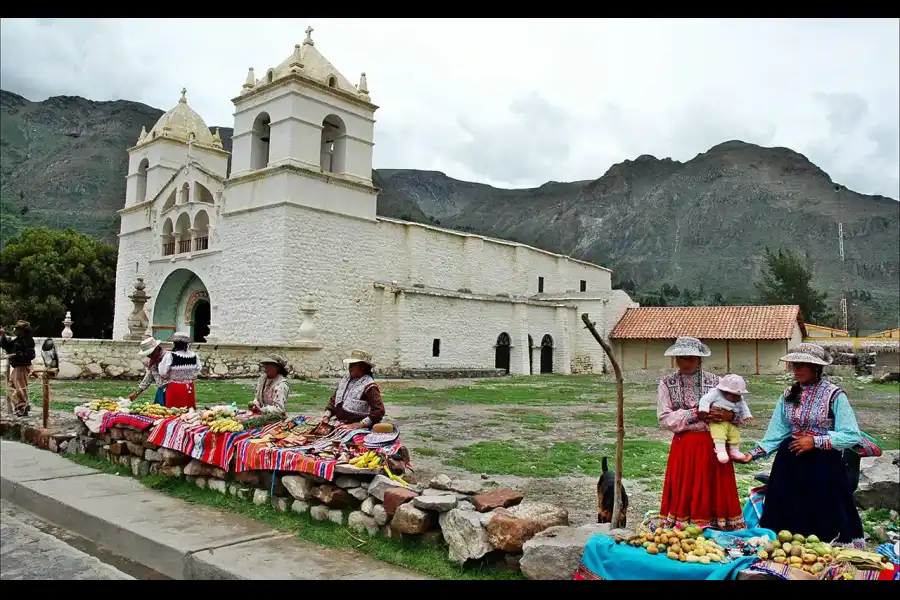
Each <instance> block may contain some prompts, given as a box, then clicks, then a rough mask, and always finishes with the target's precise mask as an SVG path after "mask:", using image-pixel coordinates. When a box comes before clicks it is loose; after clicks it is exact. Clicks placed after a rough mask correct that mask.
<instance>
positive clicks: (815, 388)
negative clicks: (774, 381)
mask: <svg viewBox="0 0 900 600" xmlns="http://www.w3.org/2000/svg"><path fill="white" fill-rule="evenodd" d="M790 391H791V388H787V389H786V390H784V397H785V398H786V397H787V395H788V394H789V393H790ZM843 391H844V390H843V389H841V387H840V386H839V385H835V384H833V383H831V382H830V381H827V380H825V379H822V380H820V381H819V382H818V383H817V384H815V385H811V386H809V387H804V388H803V391H802V392H801V393H800V401H799V402H787V401H785V403H784V410H785V416H787V420H788V422H789V423H790V424H791V429H792V430H793V432H794V433H796V432H798V431H808V432H810V433H812V434H813V435H825V434H826V433H828V432H829V431H831V430H832V429H833V428H834V412H833V411H832V404H834V400H835V398H837V397H838V395H839V394H841V393H842V392H843Z"/></svg>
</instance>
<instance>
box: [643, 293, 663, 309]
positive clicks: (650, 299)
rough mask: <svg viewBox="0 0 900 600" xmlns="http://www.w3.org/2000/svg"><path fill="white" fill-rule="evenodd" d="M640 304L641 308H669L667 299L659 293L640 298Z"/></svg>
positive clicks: (644, 295)
mask: <svg viewBox="0 0 900 600" xmlns="http://www.w3.org/2000/svg"><path fill="white" fill-rule="evenodd" d="M638 304H640V305H641V306H667V303H666V298H665V296H663V295H662V294H659V293H657V292H649V293H647V294H643V295H642V296H640V297H639V298H638Z"/></svg>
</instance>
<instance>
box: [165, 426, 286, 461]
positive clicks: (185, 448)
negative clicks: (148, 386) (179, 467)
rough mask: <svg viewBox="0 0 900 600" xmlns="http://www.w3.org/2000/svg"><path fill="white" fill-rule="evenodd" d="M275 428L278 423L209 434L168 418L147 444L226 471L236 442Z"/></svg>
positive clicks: (206, 427) (205, 428) (197, 427)
mask: <svg viewBox="0 0 900 600" xmlns="http://www.w3.org/2000/svg"><path fill="white" fill-rule="evenodd" d="M275 425H278V423H274V424H272V425H268V426H266V427H262V428H259V429H253V430H250V431H240V432H237V433H229V432H223V433H212V432H210V430H209V427H208V426H207V425H199V424H189V423H185V422H184V421H183V420H182V419H179V418H178V417H169V418H167V419H163V420H162V421H160V422H159V423H157V424H156V426H155V427H154V428H153V429H152V430H151V431H150V436H149V438H148V441H149V442H150V443H151V444H156V445H157V446H161V447H163V448H169V449H170V450H175V451H177V452H181V453H183V454H187V455H188V456H190V457H191V458H196V459H197V460H199V461H200V462H203V463H206V464H209V465H214V466H216V467H219V468H220V469H227V468H228V464H229V463H230V462H231V458H232V457H233V456H234V451H235V445H236V444H237V443H238V442H239V441H241V440H244V439H247V438H250V437H253V436H258V435H261V434H262V433H263V432H264V431H265V430H266V429H267V428H272V427H274V426H275Z"/></svg>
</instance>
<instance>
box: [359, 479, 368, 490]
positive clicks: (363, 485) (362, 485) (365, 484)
mask: <svg viewBox="0 0 900 600" xmlns="http://www.w3.org/2000/svg"><path fill="white" fill-rule="evenodd" d="M359 487H361V488H362V489H364V490H367V489H369V482H368V481H363V482H362V483H360V484H359Z"/></svg>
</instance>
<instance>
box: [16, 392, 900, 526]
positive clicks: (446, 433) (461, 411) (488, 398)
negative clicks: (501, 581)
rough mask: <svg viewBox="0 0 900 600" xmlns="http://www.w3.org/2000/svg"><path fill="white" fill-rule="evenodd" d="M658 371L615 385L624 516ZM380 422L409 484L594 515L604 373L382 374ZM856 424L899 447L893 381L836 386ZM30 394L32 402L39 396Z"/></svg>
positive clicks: (764, 467) (654, 490) (747, 439)
mask: <svg viewBox="0 0 900 600" xmlns="http://www.w3.org/2000/svg"><path fill="white" fill-rule="evenodd" d="M657 381H658V379H657V378H656V377H653V376H650V375H647V376H643V377H640V376H631V377H630V378H629V381H627V383H626V399H625V422H626V444H625V460H624V469H623V473H624V477H625V486H626V490H627V492H628V495H629V499H630V506H629V511H628V522H629V524H636V523H638V522H640V521H641V519H642V516H643V514H644V513H646V512H647V511H649V510H654V509H657V508H658V506H659V495H660V492H661V490H662V483H663V473H664V471H665V461H666V457H667V450H668V445H669V442H670V438H671V436H670V435H669V434H667V433H666V432H664V431H662V430H660V429H659V428H658V426H657V425H656V387H657ZM253 383H254V382H251V381H201V382H199V384H198V404H199V405H211V404H214V403H221V402H229V403H230V402H231V401H234V402H237V403H239V404H244V403H246V402H249V401H250V400H251V399H252V385H253ZM334 383H335V382H333V381H327V380H320V381H316V382H302V381H294V382H292V394H291V399H290V403H289V406H288V411H289V413H290V414H311V415H316V416H318V415H320V414H321V411H322V409H323V408H324V405H325V403H326V402H327V400H328V397H329V395H330V393H331V390H332V389H333V386H334ZM380 384H381V387H382V391H383V397H384V400H385V404H386V407H387V417H386V420H388V421H391V422H394V423H396V424H397V425H398V426H399V428H400V432H401V439H402V440H403V441H404V443H405V444H406V446H407V447H408V448H409V449H410V452H411V455H412V464H413V467H414V471H415V475H416V477H417V478H418V480H419V481H427V480H428V479H429V478H430V477H432V476H434V475H436V474H439V473H446V474H447V475H450V476H451V477H453V478H473V477H475V478H481V476H482V474H484V475H486V476H487V477H488V480H489V481H491V482H496V484H498V485H501V486H510V487H514V488H517V489H519V490H521V491H522V492H524V493H525V495H526V497H528V498H532V499H536V500H542V501H546V502H551V503H554V504H558V505H561V506H564V507H566V508H567V509H568V510H569V515H570V520H571V521H572V522H573V524H583V523H589V522H594V521H596V506H595V505H596V500H595V490H596V482H597V477H598V475H599V473H600V461H601V459H602V457H603V456H608V457H609V462H610V467H611V468H612V467H613V466H614V464H615V463H614V456H615V450H614V444H615V406H616V405H615V387H614V382H613V381H612V379H611V378H610V377H606V376H601V377H596V376H535V377H511V378H503V379H496V380H415V381H409V380H382V381H381V382H380ZM841 384H842V385H843V386H844V387H845V388H846V389H847V391H848V393H849V395H850V398H851V403H852V404H853V406H854V408H855V411H856V415H857V419H858V421H859V422H860V426H861V428H862V429H863V430H865V431H866V432H868V433H870V434H872V435H875V437H876V438H878V439H879V441H881V442H882V444H883V446H884V447H885V449H894V448H897V447H898V446H900V424H898V414H900V387H898V386H897V385H896V384H892V385H875V384H865V383H861V382H859V381H857V380H855V379H852V378H851V379H848V380H844V381H842V382H841ZM134 385H135V384H134V383H133V382H121V381H118V382H114V381H90V382H87V381H85V382H71V383H70V382H55V383H54V393H53V407H54V409H60V410H66V409H67V408H68V410H71V408H70V407H71V406H74V405H75V404H78V403H81V402H84V401H85V400H86V399H91V398H96V397H103V396H113V397H115V396H118V395H127V393H129V392H130V391H131V390H132V389H133V388H134ZM786 385H787V382H785V381H784V380H783V378H776V377H751V378H749V380H748V387H749V389H750V391H751V393H752V394H753V395H752V396H751V397H750V399H749V405H750V409H751V411H752V412H753V414H754V417H755V422H754V423H753V424H751V425H750V426H749V427H747V428H746V429H745V430H744V433H743V438H744V443H743V445H742V446H743V448H744V449H745V450H749V449H750V448H751V447H752V445H753V443H754V442H755V441H756V440H757V439H760V438H761V437H762V434H763V432H764V430H765V426H766V425H767V423H768V421H769V418H770V416H771V413H772V409H773V408H774V406H775V402H776V401H777V399H778V396H779V394H780V392H781V391H782V390H783V389H784V388H785V387H786ZM32 396H33V401H34V402H36V403H38V404H37V405H38V406H39V402H40V399H39V396H38V397H35V393H34V391H33V392H32ZM770 464H771V463H770V461H761V462H758V463H756V464H754V465H749V466H744V465H740V466H738V467H737V469H736V472H737V474H738V488H739V492H740V493H741V495H742V497H743V496H746V493H747V489H748V488H749V487H750V485H751V482H752V478H753V474H754V473H759V472H768V470H769V467H770Z"/></svg>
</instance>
